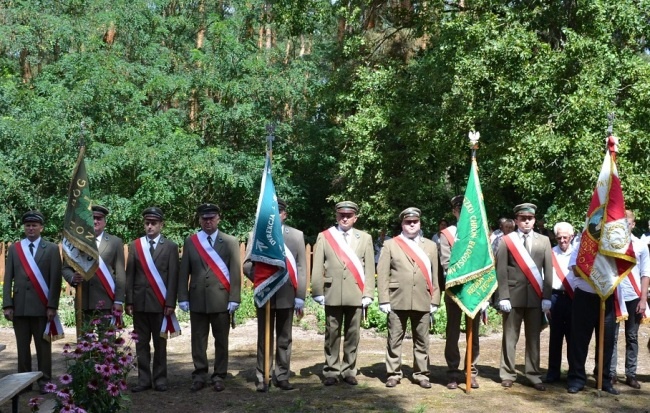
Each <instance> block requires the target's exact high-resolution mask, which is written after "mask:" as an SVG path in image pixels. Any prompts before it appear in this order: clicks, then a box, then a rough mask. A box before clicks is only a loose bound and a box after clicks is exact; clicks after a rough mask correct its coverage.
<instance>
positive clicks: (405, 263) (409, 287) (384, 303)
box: [377, 208, 440, 389]
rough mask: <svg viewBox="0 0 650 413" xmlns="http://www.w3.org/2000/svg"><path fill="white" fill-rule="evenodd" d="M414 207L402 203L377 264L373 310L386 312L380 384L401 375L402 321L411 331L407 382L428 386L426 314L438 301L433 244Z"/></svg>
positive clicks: (388, 384) (392, 383)
mask: <svg viewBox="0 0 650 413" xmlns="http://www.w3.org/2000/svg"><path fill="white" fill-rule="evenodd" d="M420 214H421V213H420V210H419V209H418V208H407V209H405V210H404V211H402V212H401V213H400V214H399V218H400V220H401V221H402V233H401V234H400V235H399V236H397V237H395V238H393V239H390V240H388V241H386V243H385V244H384V247H383V248H382V250H381V254H380V256H379V264H378V265H377V287H378V290H379V303H380V304H379V309H380V310H381V311H382V312H384V313H387V314H388V344H387V346H386V372H387V374H388V380H387V381H386V387H395V386H397V384H399V382H400V380H401V379H402V376H403V373H402V341H403V340H404V334H405V333H406V324H407V322H408V320H410V321H411V331H412V332H413V355H414V360H413V381H414V382H416V383H418V384H419V385H420V387H422V388H425V389H429V388H431V383H430V382H429V327H430V318H429V314H430V313H431V314H433V313H435V312H436V310H437V309H438V306H439V305H440V289H439V288H438V248H437V247H436V244H435V242H433V241H431V240H429V239H426V238H424V237H421V236H420V235H419V233H420Z"/></svg>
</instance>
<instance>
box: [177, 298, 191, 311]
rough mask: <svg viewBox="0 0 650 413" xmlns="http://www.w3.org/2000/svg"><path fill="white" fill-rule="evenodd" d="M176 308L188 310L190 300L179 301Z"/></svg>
mask: <svg viewBox="0 0 650 413" xmlns="http://www.w3.org/2000/svg"><path fill="white" fill-rule="evenodd" d="M178 308H180V309H181V310H183V311H185V312H186V313H187V312H188V311H190V302H189V301H179V302H178Z"/></svg>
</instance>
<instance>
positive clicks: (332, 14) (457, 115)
mask: <svg viewBox="0 0 650 413" xmlns="http://www.w3.org/2000/svg"><path fill="white" fill-rule="evenodd" d="M649 23H650V2H648V1H646V0H643V1H635V0H621V1H618V2H610V1H605V0H594V1H590V2H576V1H575V0H562V1H555V2H541V1H535V0H522V1H498V0H465V1H460V2H456V1H453V0H445V1H442V0H438V1H415V0H412V1H403V0H402V1H393V0H388V1H387V0H383V1H380V0H346V1H327V0H276V1H264V0H195V1H187V0H147V1H144V0H115V1H112V2H108V3H107V2H105V1H100V0H81V1H77V0H75V1H60V2H43V1H19V0H9V1H4V2H2V3H1V4H0V239H1V240H15V239H17V238H19V237H20V233H21V227H20V216H21V214H22V213H23V212H24V211H25V210H27V209H30V208H39V209H41V210H42V211H43V212H44V213H45V214H46V216H47V217H48V223H47V228H46V235H47V236H48V237H50V238H53V239H58V238H59V233H60V228H61V226H62V220H63V215H64V211H65V201H66V191H67V187H68V182H69V179H70V175H71V173H72V169H73V165H74V161H75V159H76V155H77V146H78V141H79V140H80V138H81V137H82V136H83V138H84V140H85V143H86V145H87V156H86V160H87V167H88V171H89V174H90V177H91V193H92V194H93V197H94V198H96V200H97V202H100V203H103V204H106V205H107V206H109V207H110V208H111V210H112V214H111V215H110V217H109V229H110V231H111V232H113V233H115V234H117V235H119V236H121V237H123V238H124V239H125V240H130V239H133V238H134V237H136V236H138V235H139V234H140V233H141V232H142V231H141V219H140V212H141V211H142V210H143V209H144V208H145V207H147V206H150V205H158V206H160V207H162V208H163V209H164V211H165V213H166V216H167V222H166V229H165V232H166V233H167V234H168V235H169V236H171V237H172V238H173V239H175V240H176V241H181V240H182V239H183V238H184V237H185V236H186V235H187V234H189V233H190V232H192V231H193V230H194V228H195V227H196V222H195V220H194V208H195V207H196V205H198V204H199V203H201V202H204V201H208V200H209V201H212V202H216V203H218V204H219V205H220V206H221V207H222V209H223V220H222V224H221V227H222V229H223V230H224V231H225V232H228V233H233V234H235V235H236V236H238V237H239V238H240V239H242V240H243V239H245V237H246V234H247V233H248V231H249V230H250V228H251V227H252V223H253V220H254V214H255V206H256V202H257V197H258V194H259V182H260V177H261V172H262V165H263V157H264V149H265V136H266V135H267V132H266V126H267V125H268V124H274V125H275V134H276V140H275V142H274V146H273V149H274V151H273V165H274V179H275V181H276V187H277V188H278V192H279V195H280V196H282V197H284V198H285V199H287V201H288V202H289V205H290V211H289V212H290V215H291V217H290V220H291V222H292V223H293V225H294V226H296V227H299V228H301V229H303V230H304V231H305V234H306V235H307V238H308V241H313V240H314V239H315V236H316V234H317V233H318V232H319V231H320V230H322V229H323V228H325V227H326V226H328V225H329V224H331V223H332V211H331V209H332V205H333V204H334V203H335V202H336V201H338V200H341V199H344V198H350V199H352V200H355V201H357V202H358V203H359V204H360V205H361V209H362V217H361V219H360V221H359V223H358V226H359V227H361V228H365V229H367V230H370V231H371V232H373V234H376V233H377V232H378V231H379V229H381V228H388V227H391V226H392V225H393V224H394V221H395V216H396V215H397V213H398V212H399V211H400V210H402V209H403V208H405V207H407V206H412V205H414V206H418V207H420V208H421V209H422V210H423V212H424V217H425V221H424V222H423V223H424V227H423V229H424V230H425V233H427V235H429V234H431V233H432V232H433V230H434V227H435V221H436V220H437V219H438V218H440V217H442V216H449V207H448V199H449V198H450V197H451V196H452V195H454V194H456V193H459V192H462V191H463V190H464V186H465V183H466V179H467V173H468V171H469V150H468V144H467V133H468V131H469V130H471V129H475V130H478V131H480V132H481V136H482V139H481V148H480V150H479V152H478V162H479V166H480V168H481V169H480V176H481V181H482V185H483V191H484V195H485V202H486V209H487V213H488V216H489V218H490V219H491V220H492V222H494V221H496V219H497V218H498V217H499V216H503V215H509V214H510V210H511V207H512V206H513V205H514V204H516V203H519V202H522V201H529V202H535V203H537V204H538V205H539V207H540V210H541V212H542V213H544V214H546V216H547V221H548V222H550V223H553V222H555V221H556V220H559V219H566V220H569V221H571V222H574V223H580V222H581V221H582V219H583V216H584V212H585V211H586V208H587V203H588V201H589V198H590V193H591V191H592V189H593V185H594V183H595V180H596V177H597V173H598V170H599V168H600V163H601V162H602V153H603V149H604V137H605V130H606V128H607V114H608V113H610V112H612V113H615V114H616V121H615V123H614V132H615V133H616V134H617V135H618V136H620V138H621V145H620V154H619V158H618V159H619V169H620V171H621V176H622V179H623V186H624V191H625V195H626V201H627V203H628V205H629V206H631V207H632V208H634V209H637V210H639V211H640V212H641V214H640V217H641V218H645V216H646V213H645V211H644V208H645V207H646V206H647V205H648V204H649V203H650V185H649V184H648V183H647V182H646V181H645V180H644V179H643V177H644V175H645V171H646V170H648V168H649V167H650V159H649V157H648V152H647V150H646V148H647V147H648V144H649V143H650V124H649V123H648V121H647V120H648V119H650V109H649V108H648V105H647V102H649V101H650V65H649V59H648V45H647V41H648V39H649V38H650V36H649V35H650V33H649V31H650V24H649ZM82 124H83V127H82V126H81V125H82ZM82 130H83V133H82Z"/></svg>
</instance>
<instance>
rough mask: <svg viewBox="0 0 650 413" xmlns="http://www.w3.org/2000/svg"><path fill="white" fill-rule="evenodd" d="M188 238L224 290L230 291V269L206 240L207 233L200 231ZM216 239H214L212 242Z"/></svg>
mask: <svg viewBox="0 0 650 413" xmlns="http://www.w3.org/2000/svg"><path fill="white" fill-rule="evenodd" d="M190 240H191V241H192V244H194V246H195V247H196V250H197V251H198V253H199V255H200V256H201V259H203V261H204V262H205V263H206V264H208V267H210V269H211V270H212V272H213V273H214V275H215V276H216V277H217V279H218V280H219V281H220V282H221V284H223V285H224V287H226V291H228V292H230V271H229V270H228V266H227V265H226V263H225V262H224V261H223V259H222V258H221V256H220V255H219V254H218V253H217V251H216V250H215V249H214V247H212V246H211V245H210V243H209V242H208V235H207V234H206V233H205V232H203V231H200V232H198V233H196V234H194V235H192V236H191V237H190ZM216 241H217V240H214V242H216Z"/></svg>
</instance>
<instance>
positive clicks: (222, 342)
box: [178, 203, 241, 392]
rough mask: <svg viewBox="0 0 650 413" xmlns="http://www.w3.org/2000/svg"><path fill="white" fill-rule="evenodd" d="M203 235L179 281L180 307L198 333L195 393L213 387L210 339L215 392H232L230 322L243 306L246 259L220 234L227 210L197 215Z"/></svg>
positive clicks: (207, 209) (188, 246) (191, 240)
mask: <svg viewBox="0 0 650 413" xmlns="http://www.w3.org/2000/svg"><path fill="white" fill-rule="evenodd" d="M196 213H197V215H198V216H199V224H200V225H201V231H199V232H198V233H196V234H194V235H191V236H190V237H188V238H187V239H186V240H185V244H184V246H183V258H182V260H181V270H180V275H179V277H178V305H179V307H180V308H181V309H182V310H183V311H188V310H189V311H190V325H191V328H192V361H193V362H194V371H193V372H192V387H191V388H190V391H191V392H196V391H199V390H201V389H203V388H204V387H205V385H206V383H208V372H209V365H208V356H207V348H208V334H209V332H210V328H211V327H212V335H213V336H214V353H215V357H214V371H213V373H212V376H211V377H210V382H211V383H213V384H212V385H213V388H214V390H215V391H218V392H220V391H222V390H224V389H225V388H226V387H225V385H224V379H225V378H226V375H227V373H228V335H229V332H230V317H231V316H232V314H234V312H235V310H237V307H239V302H240V300H241V296H240V294H241V259H240V257H239V242H238V241H237V239H236V238H235V237H233V236H231V235H228V234H224V233H223V232H221V231H219V229H218V225H219V221H220V220H221V210H220V209H219V207H218V206H217V205H215V204H210V203H207V204H202V205H200V206H199V207H198V208H197V210H196Z"/></svg>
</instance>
